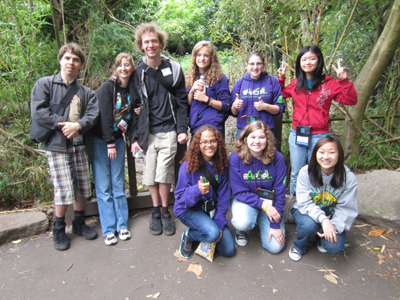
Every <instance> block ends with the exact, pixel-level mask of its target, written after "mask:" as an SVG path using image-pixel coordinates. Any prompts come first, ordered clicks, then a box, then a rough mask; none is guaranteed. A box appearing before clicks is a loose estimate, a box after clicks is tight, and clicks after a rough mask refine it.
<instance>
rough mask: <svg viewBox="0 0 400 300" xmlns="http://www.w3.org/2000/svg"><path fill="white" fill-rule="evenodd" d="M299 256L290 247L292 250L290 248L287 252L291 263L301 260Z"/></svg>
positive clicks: (295, 250)
mask: <svg viewBox="0 0 400 300" xmlns="http://www.w3.org/2000/svg"><path fill="white" fill-rule="evenodd" d="M301 256H302V255H301V254H300V253H299V251H297V249H296V248H295V247H294V246H292V248H290V250H289V257H290V259H291V260H293V261H299V260H300V259H301Z"/></svg>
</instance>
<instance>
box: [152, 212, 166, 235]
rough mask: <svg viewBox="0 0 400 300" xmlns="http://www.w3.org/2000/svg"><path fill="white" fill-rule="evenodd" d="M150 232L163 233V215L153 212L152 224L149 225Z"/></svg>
mask: <svg viewBox="0 0 400 300" xmlns="http://www.w3.org/2000/svg"><path fill="white" fill-rule="evenodd" d="M149 229H150V232H151V234H152V235H160V234H161V233H162V230H163V229H162V225H161V215H160V214H156V215H153V214H151V216H150V226H149Z"/></svg>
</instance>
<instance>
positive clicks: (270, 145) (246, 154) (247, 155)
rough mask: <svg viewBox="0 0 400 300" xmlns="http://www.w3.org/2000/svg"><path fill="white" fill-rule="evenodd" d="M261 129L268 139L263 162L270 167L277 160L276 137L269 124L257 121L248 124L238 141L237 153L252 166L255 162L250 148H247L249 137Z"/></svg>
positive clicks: (262, 158)
mask: <svg viewBox="0 0 400 300" xmlns="http://www.w3.org/2000/svg"><path fill="white" fill-rule="evenodd" d="M258 129H261V130H262V131H264V133H265V136H266V137H267V146H266V147H265V149H264V150H263V153H262V156H261V162H262V163H263V164H264V165H268V164H269V163H270V162H271V161H272V160H273V159H274V158H275V150H276V148H275V141H274V136H273V135H272V133H271V131H270V130H269V128H268V126H267V124H265V123H264V122H262V121H255V122H252V123H250V124H248V125H247V126H246V127H245V128H243V131H242V132H241V133H240V136H239V138H238V140H237V141H236V150H235V151H236V153H237V154H238V156H239V158H240V159H241V160H243V162H244V163H245V164H250V163H251V162H252V161H253V156H252V155H251V152H250V149H249V146H247V137H248V136H249V135H250V134H251V133H252V132H254V131H256V130H258Z"/></svg>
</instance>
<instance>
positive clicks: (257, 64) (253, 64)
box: [248, 62, 263, 67]
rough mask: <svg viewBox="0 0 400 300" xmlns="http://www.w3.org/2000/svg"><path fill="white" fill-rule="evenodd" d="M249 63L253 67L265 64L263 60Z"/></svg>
mask: <svg viewBox="0 0 400 300" xmlns="http://www.w3.org/2000/svg"><path fill="white" fill-rule="evenodd" d="M248 65H249V66H251V67H254V66H257V67H260V66H262V65H263V63H261V62H258V63H248Z"/></svg>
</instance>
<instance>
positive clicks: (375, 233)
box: [368, 229, 386, 236]
mask: <svg viewBox="0 0 400 300" xmlns="http://www.w3.org/2000/svg"><path fill="white" fill-rule="evenodd" d="M385 231H386V229H374V230H371V231H370V232H368V235H369V236H380V235H381V234H383V233H384V232H385Z"/></svg>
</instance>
